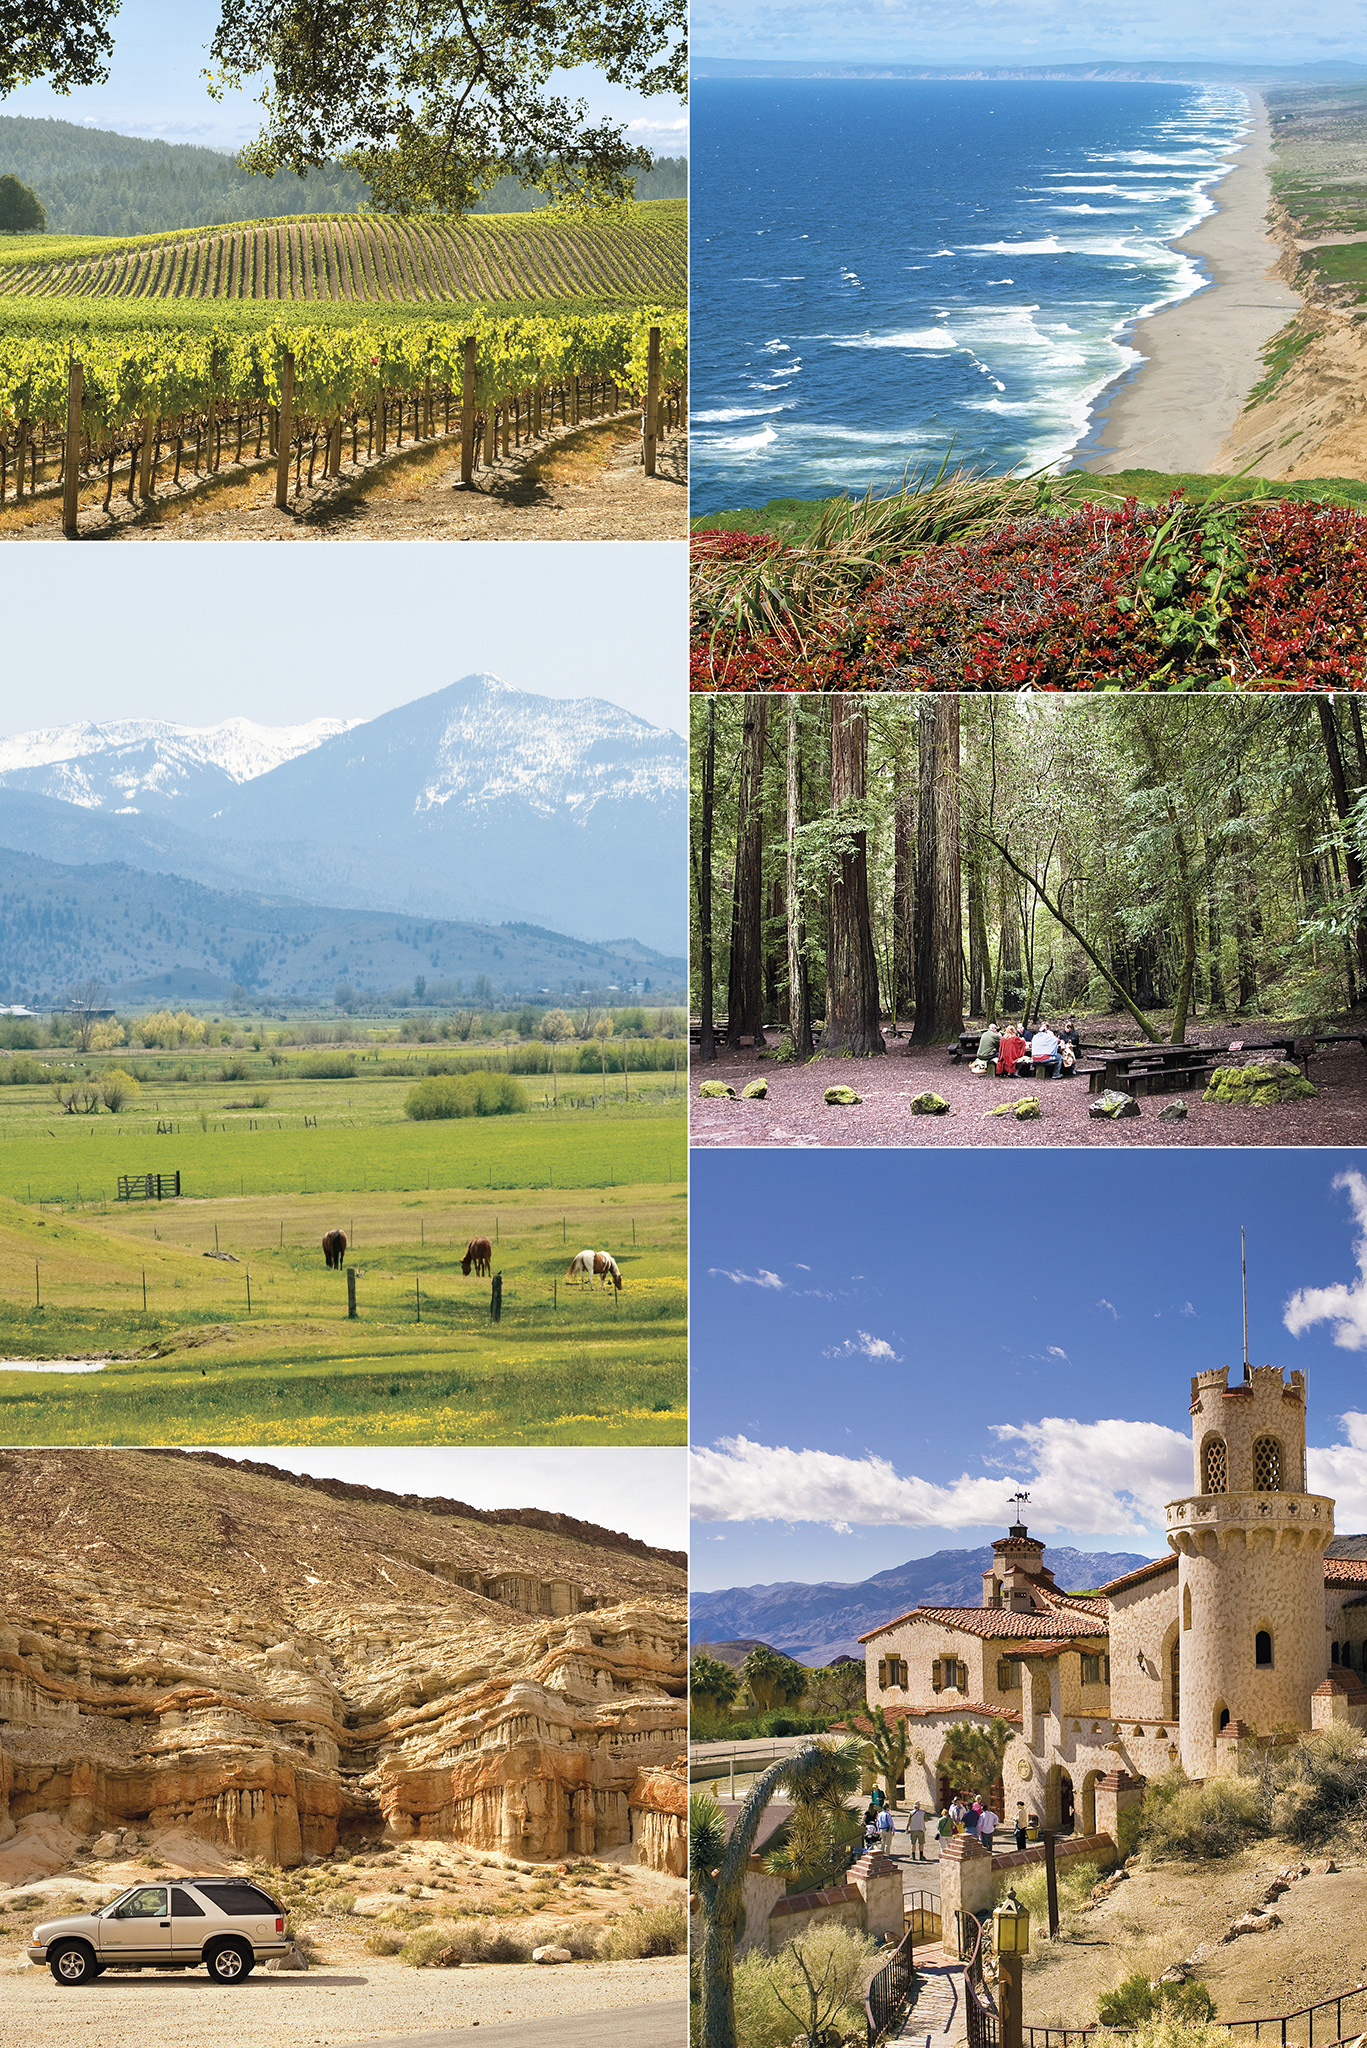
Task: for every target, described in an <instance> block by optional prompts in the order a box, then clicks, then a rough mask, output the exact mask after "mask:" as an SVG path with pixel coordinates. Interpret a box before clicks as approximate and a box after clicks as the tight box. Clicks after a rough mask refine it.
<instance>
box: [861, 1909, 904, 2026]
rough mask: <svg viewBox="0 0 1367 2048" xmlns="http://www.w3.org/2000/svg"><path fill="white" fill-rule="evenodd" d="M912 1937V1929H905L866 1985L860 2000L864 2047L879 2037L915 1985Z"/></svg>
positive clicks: (889, 2024) (894, 2018) (893, 2018)
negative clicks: (865, 1993) (872, 1978)
mask: <svg viewBox="0 0 1367 2048" xmlns="http://www.w3.org/2000/svg"><path fill="white" fill-rule="evenodd" d="M915 1938H916V1937H915V1934H914V1933H913V1931H912V1929H911V1928H908V1929H907V1931H906V1933H905V1934H904V1935H903V1936H902V1939H901V1940H900V1941H899V1942H898V1944H897V1946H896V1948H895V1949H894V1950H893V1952H892V1954H891V1955H890V1956H889V1958H888V1960H887V1962H885V1963H884V1965H883V1967H882V1969H881V1970H880V1971H879V1972H878V1975H877V1976H876V1977H875V1978H874V1980H873V1982H872V1983H871V1984H870V1986H869V1988H868V1993H867V1996H866V1997H865V1999H864V2024H865V2026H866V2028H867V2030H868V2048H873V2044H874V2042H875V2041H881V2040H882V2038H883V2035H884V2034H885V2033H886V2032H887V2030H888V2028H889V2027H890V2026H891V2025H892V2024H893V2021H894V2020H896V2019H897V2018H898V2016H899V2015H900V2013H901V2011H902V2008H903V2007H904V2006H905V2004H906V2002H907V2000H908V1999H909V1998H910V1997H911V1994H912V1992H913V1991H914V1990H915V1988H916V1968H915V1964H914V1961H913V1959H912V1943H913V1941H914V1940H915Z"/></svg>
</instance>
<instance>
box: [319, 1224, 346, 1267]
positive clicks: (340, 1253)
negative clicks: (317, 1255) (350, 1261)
mask: <svg viewBox="0 0 1367 2048" xmlns="http://www.w3.org/2000/svg"><path fill="white" fill-rule="evenodd" d="M345 1258H346V1232H345V1231H344V1230H328V1231H325V1232H324V1233H323V1263H324V1265H325V1266H326V1267H327V1269H328V1271H329V1272H333V1271H336V1272H338V1273H340V1272H341V1270H342V1265H343V1262H344V1260H345Z"/></svg>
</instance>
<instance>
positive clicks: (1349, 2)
mask: <svg viewBox="0 0 1367 2048" xmlns="http://www.w3.org/2000/svg"><path fill="white" fill-rule="evenodd" d="M692 34H693V48H694V50H695V52H696V53H697V54H698V55H699V56H704V57H745V56H764V57H788V58H804V57H816V58H822V57H825V58H844V59H845V60H847V61H851V62H853V61H856V60H857V61H860V62H870V63H872V62H879V61H881V62H884V63H932V64H952V63H956V62H960V61H977V62H981V63H1002V64H1008V63H1026V64H1029V63H1036V64H1037V63H1043V62H1053V63H1060V64H1061V63H1085V62H1087V61H1089V60H1097V59H1099V60H1101V61H1103V62H1107V61H1110V62H1114V61H1116V60H1117V59H1125V58H1136V57H1149V58H1168V59H1177V60H1181V59H1193V58H1201V57H1204V58H1207V59H1209V60H1211V61H1214V62H1219V63H1226V64H1230V63H1232V64H1239V63H1248V64H1278V63H1295V64H1315V63H1322V62H1324V61H1325V60H1326V59H1329V58H1355V59H1357V60H1359V61H1364V62H1367V6H1364V5H1363V0H1331V5H1329V6H1327V7H1326V6H1323V5H1319V4H1314V0H1287V4H1285V5H1282V4H1277V5H1274V4H1273V0H1204V4H1203V5H1202V6H1200V7H1192V6H1190V5H1189V4H1188V0H1121V4H1119V5H1117V4H1116V0H840V5H839V6H836V5H834V4H833V0H694V5H693V14H692Z"/></svg>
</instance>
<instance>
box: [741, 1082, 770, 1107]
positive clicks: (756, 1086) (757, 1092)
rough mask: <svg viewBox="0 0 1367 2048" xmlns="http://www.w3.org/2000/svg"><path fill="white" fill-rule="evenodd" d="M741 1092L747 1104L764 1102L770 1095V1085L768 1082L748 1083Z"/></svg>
mask: <svg viewBox="0 0 1367 2048" xmlns="http://www.w3.org/2000/svg"><path fill="white" fill-rule="evenodd" d="M740 1092H741V1098H742V1100H743V1101H745V1102H763V1100H764V1098H765V1096H766V1095H767V1094H768V1093H769V1083H768V1082H767V1081H747V1082H746V1084H745V1086H744V1087H743V1088H742V1089H741V1091H740Z"/></svg>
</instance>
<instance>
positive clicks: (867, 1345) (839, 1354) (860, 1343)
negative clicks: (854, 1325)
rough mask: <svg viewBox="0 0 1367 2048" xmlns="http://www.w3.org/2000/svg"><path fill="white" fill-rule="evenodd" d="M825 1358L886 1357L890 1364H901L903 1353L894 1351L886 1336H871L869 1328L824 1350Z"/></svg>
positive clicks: (823, 1355)
mask: <svg viewBox="0 0 1367 2048" xmlns="http://www.w3.org/2000/svg"><path fill="white" fill-rule="evenodd" d="M821 1356H822V1357H823V1358H855V1357H859V1356H862V1357H864V1358H885V1359H887V1361H888V1363H889V1364H890V1365H900V1364H901V1363H902V1354H901V1352H900V1351H894V1350H893V1348H892V1346H891V1344H889V1343H888V1341H887V1339H886V1337H871V1336H870V1335H869V1333H868V1331H867V1330H859V1331H857V1332H856V1333H855V1335H854V1336H853V1337H847V1338H846V1339H845V1341H844V1343H843V1344H833V1345H832V1346H831V1348H830V1350H829V1351H823V1352H822V1354H821Z"/></svg>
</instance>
